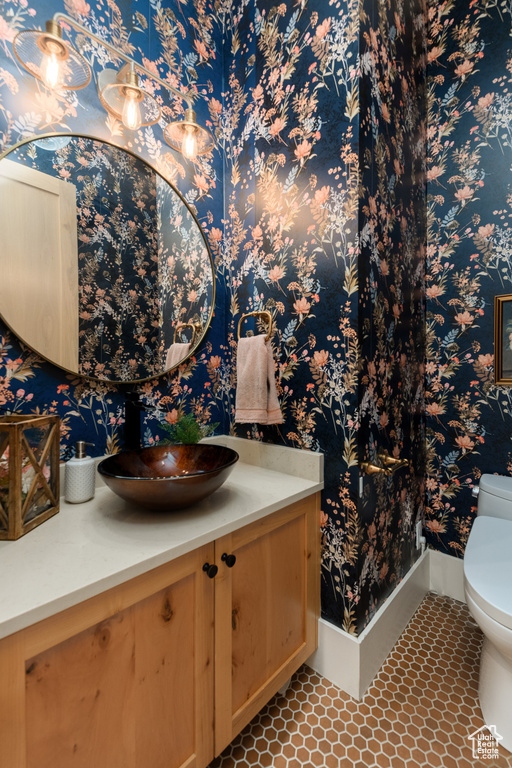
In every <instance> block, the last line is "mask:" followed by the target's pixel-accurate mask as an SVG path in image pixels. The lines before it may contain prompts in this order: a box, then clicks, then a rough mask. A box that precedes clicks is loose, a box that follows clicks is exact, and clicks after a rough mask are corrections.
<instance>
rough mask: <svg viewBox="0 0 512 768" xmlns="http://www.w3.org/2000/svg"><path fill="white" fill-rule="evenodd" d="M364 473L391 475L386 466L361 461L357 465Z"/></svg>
mask: <svg viewBox="0 0 512 768" xmlns="http://www.w3.org/2000/svg"><path fill="white" fill-rule="evenodd" d="M359 466H360V467H361V469H362V471H363V472H364V473H365V475H391V474H392V473H391V471H390V470H389V469H386V467H378V466H377V465H376V464H372V463H371V462H370V461H362V462H361V464H360V465H359Z"/></svg>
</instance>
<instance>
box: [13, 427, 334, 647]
mask: <svg viewBox="0 0 512 768" xmlns="http://www.w3.org/2000/svg"><path fill="white" fill-rule="evenodd" d="M209 442H216V443H221V442H222V443H223V444H225V445H228V446H229V447H232V448H234V449H235V450H237V451H238V452H239V454H240V460H239V461H238V463H237V464H236V465H235V467H234V469H233V471H232V473H231V475H230V476H229V477H228V479H227V480H226V482H225V483H224V485H223V486H222V487H221V488H220V489H219V490H218V491H216V492H215V493H214V494H212V496H210V497H209V498H207V499H205V500H204V501H202V502H200V503H199V504H197V505H196V506H194V507H192V508H190V509H188V510H184V511H183V512H168V513H166V512H163V513H162V512H149V511H144V510H139V509H137V508H136V507H134V506H132V505H130V504H127V503H126V502H125V501H123V500H122V499H120V498H119V497H118V496H116V495H115V494H114V493H113V492H112V491H111V490H110V489H109V488H107V487H106V486H104V485H101V486H99V487H98V488H97V490H96V495H95V497H94V499H92V500H91V501H88V502H86V503H84V504H67V503H66V502H64V499H63V498H62V499H61V503H60V512H59V513H58V514H57V515H55V516H54V517H52V518H50V519H49V520H47V521H46V522H44V523H42V524H41V525H39V526H38V527H37V528H35V529H34V530H33V531H31V532H30V533H27V534H26V535H25V536H23V537H22V538H21V539H18V540H17V541H1V542H0V585H1V586H0V638H2V637H6V636H7V635H10V634H12V633H13V632H16V631H18V630H20V629H23V628H24V627H27V626H30V625H31V624H34V623H35V622H37V621H41V620H42V619H45V618H47V617H48V616H52V615H54V614H56V613H58V612H59V611H62V610H64V609H65V608H69V607H70V606H72V605H76V604H77V603H80V602H82V601H83V600H86V599H87V598H89V597H93V596H94V595H98V594H100V593H101V592H104V591H105V590H107V589H110V588H111V587H115V586H117V585H119V584H121V583H123V582H125V581H127V580H128V579H131V578H133V577H135V576H138V575H140V574H141V573H145V572H146V571H149V570H151V569H152V568H156V567H157V566H159V565H162V564H163V563H166V562H169V561H171V560H173V559H175V558H177V557H179V556H180V555H183V554H185V553H187V552H191V551H192V550H194V549H196V548H197V547H200V546H202V545H203V544H207V543H210V542H212V541H214V540H215V539H217V538H219V537H220V536H223V535H225V534H228V533H231V532H232V531H234V530H236V529H237V528H240V527H242V526H244V525H247V524H249V523H252V522H254V521H255V520H259V519H260V518H262V517H265V516H266V515H268V514H270V513H271V512H274V511H276V510H278V509H280V508H282V507H284V506H286V505H287V504H292V503H293V502H296V501H300V500H301V499H303V498H305V497H306V496H309V495H310V494H312V493H315V492H316V491H319V490H321V488H322V487H323V456H322V455H321V454H315V453H309V452H304V451H297V450H295V449H292V448H283V447H280V446H271V445H265V444H262V443H258V444H253V445H247V446H246V445H245V444H249V443H253V441H249V440H243V439H240V438H229V437H222V438H215V439H211V440H210V441H209ZM272 465H273V466H274V467H275V466H279V467H282V471H280V472H276V471H275V470H273V469H270V468H269V466H272ZM98 477H99V476H98Z"/></svg>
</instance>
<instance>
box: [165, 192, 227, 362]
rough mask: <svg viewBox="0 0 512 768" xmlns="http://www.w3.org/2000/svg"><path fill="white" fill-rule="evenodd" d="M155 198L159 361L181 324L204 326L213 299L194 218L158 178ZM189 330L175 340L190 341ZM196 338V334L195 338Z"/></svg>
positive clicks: (205, 253) (177, 335)
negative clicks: (156, 201) (159, 325)
mask: <svg viewBox="0 0 512 768" xmlns="http://www.w3.org/2000/svg"><path fill="white" fill-rule="evenodd" d="M156 189H157V200H158V224H159V226H158V232H159V239H158V257H159V269H160V279H159V281H158V285H159V288H160V296H159V300H160V306H161V317H162V318H163V320H162V322H163V327H162V335H161V348H160V352H161V355H162V364H163V363H164V361H165V356H166V352H167V350H168V348H169V346H170V345H171V344H172V343H173V341H174V336H175V329H176V327H177V325H179V324H180V323H193V324H197V325H198V326H200V328H206V326H207V324H208V317H209V313H210V309H211V305H212V301H213V297H212V279H211V274H210V271H209V270H207V269H205V264H207V263H208V259H209V257H208V252H207V249H206V245H205V242H204V239H203V237H202V235H201V230H200V229H199V227H197V226H194V218H193V216H192V214H191V213H190V211H188V210H187V209H186V208H185V207H184V206H183V205H182V203H181V201H180V200H179V198H178V197H177V196H176V195H175V194H173V192H172V189H171V188H170V187H169V185H168V184H166V183H165V181H164V180H163V179H161V178H160V177H158V178H157V181H156ZM192 338H193V336H192V330H191V329H186V330H185V329H184V330H183V332H182V333H178V334H176V341H184V342H185V341H186V342H190V341H191V340H192ZM196 338H197V337H196Z"/></svg>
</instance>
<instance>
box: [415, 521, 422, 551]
mask: <svg viewBox="0 0 512 768" xmlns="http://www.w3.org/2000/svg"><path fill="white" fill-rule="evenodd" d="M422 532H423V526H422V524H421V520H418V521H417V523H416V549H421V538H422Z"/></svg>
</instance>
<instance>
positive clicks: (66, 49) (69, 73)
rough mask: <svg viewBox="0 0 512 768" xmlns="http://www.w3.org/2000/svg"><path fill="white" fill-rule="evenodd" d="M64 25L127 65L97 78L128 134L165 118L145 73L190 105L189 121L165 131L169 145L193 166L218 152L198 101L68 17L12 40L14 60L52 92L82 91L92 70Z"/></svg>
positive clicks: (61, 16)
mask: <svg viewBox="0 0 512 768" xmlns="http://www.w3.org/2000/svg"><path fill="white" fill-rule="evenodd" d="M59 20H62V21H64V22H65V23H66V24H69V26H70V27H72V28H73V29H75V30H76V31H78V32H81V33H82V34H84V35H86V36H87V37H89V38H90V39H91V40H94V41H95V42H96V43H97V44H98V45H101V46H102V47H103V48H106V49H107V50H108V51H110V52H111V53H112V55H113V56H114V57H115V58H117V59H122V60H123V61H124V62H125V64H124V66H123V67H121V69H120V70H119V72H116V71H115V70H112V69H104V70H103V71H102V72H100V73H99V74H98V92H99V97H100V101H101V103H102V105H103V107H104V108H105V109H106V110H107V112H108V113H109V114H111V115H113V116H114V117H116V118H118V119H120V120H122V122H123V124H124V125H125V126H126V128H128V129H130V130H132V131H136V130H138V129H139V128H140V127H141V126H145V125H153V124H154V123H156V122H158V120H159V119H160V116H161V111H160V107H159V106H158V104H157V102H156V100H155V99H154V98H153V96H151V94H149V93H147V92H146V91H145V90H144V89H143V88H141V87H140V86H139V78H138V73H139V72H140V73H143V74H144V75H146V76H147V77H150V78H151V79H152V80H155V81H156V82H157V83H160V85H162V86H163V87H164V88H166V89H167V90H168V91H170V92H171V93H172V94H174V96H177V97H178V98H180V99H183V101H185V102H186V104H187V109H186V112H185V119H184V120H179V121H176V122H173V123H169V124H168V125H167V126H166V127H165V129H164V137H165V140H166V142H167V143H168V144H169V146H171V147H172V148H173V149H175V150H178V151H179V152H181V153H182V154H183V155H184V157H186V158H187V159H188V160H195V159H196V157H197V156H198V155H204V154H206V153H207V152H210V150H212V149H213V146H214V142H213V138H212V136H211V134H210V133H209V132H208V131H207V130H206V129H205V128H203V127H202V126H200V125H198V123H197V122H196V115H195V112H194V110H193V107H192V104H193V101H192V99H191V97H190V96H187V95H185V94H183V93H181V92H180V91H178V90H177V89H176V88H173V86H172V85H169V83H166V82H165V80H162V79H161V78H160V77H158V76H157V75H155V74H154V73H153V72H151V71H150V70H149V69H146V67H143V66H142V65H141V64H138V63H137V62H136V61H135V60H134V59H131V58H130V57H129V56H126V55H125V54H124V53H122V52H121V51H119V50H118V49H117V48H115V47H114V46H113V45H110V43H107V42H105V41H104V40H102V39H101V38H100V37H98V36H97V35H95V34H94V33H93V32H90V31H89V30H88V29H86V28H85V27H83V26H82V25H81V24H78V22H76V21H74V19H72V18H71V17H69V16H67V15H66V14H64V13H56V14H55V15H54V16H53V18H52V19H51V20H50V21H47V22H46V31H45V32H42V31H41V30H37V29H26V30H22V31H21V32H18V34H17V35H16V36H15V38H14V40H13V43H12V45H13V49H14V55H15V56H16V59H17V60H18V61H19V63H20V64H21V65H22V67H24V68H25V69H26V70H27V71H28V72H30V74H31V75H33V76H34V77H36V78H38V80H42V82H44V83H45V85H46V86H47V87H48V88H52V89H53V88H62V89H65V90H78V89H80V88H85V87H86V86H87V85H88V84H89V82H90V80H91V70H90V67H89V65H88V64H87V62H86V61H85V59H84V58H83V56H82V55H81V54H80V53H78V51H76V50H75V49H74V48H73V47H72V46H71V45H69V43H68V42H67V41H65V40H63V37H62V27H61V26H60V24H59V23H58V22H59Z"/></svg>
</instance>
